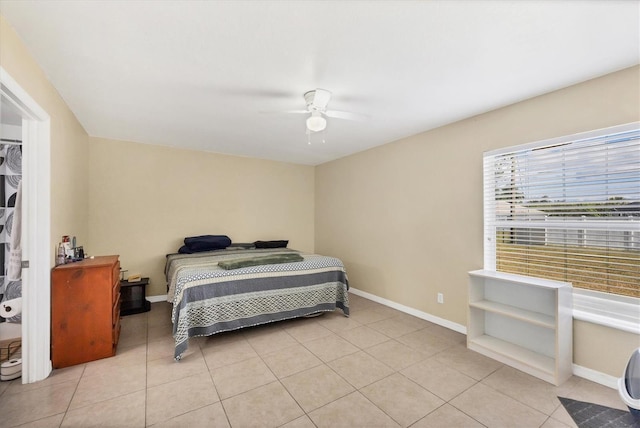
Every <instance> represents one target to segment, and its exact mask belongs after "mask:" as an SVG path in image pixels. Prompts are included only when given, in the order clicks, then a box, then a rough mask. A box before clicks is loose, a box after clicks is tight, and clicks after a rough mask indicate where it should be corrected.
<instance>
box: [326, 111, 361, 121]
mask: <svg viewBox="0 0 640 428" xmlns="http://www.w3.org/2000/svg"><path fill="white" fill-rule="evenodd" d="M323 114H324V115H326V116H327V117H331V118H334V119H345V120H360V121H362V120H367V119H369V116H368V115H366V114H362V113H353V112H350V111H340V110H327V111H325V112H323Z"/></svg>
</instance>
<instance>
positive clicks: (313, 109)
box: [287, 88, 366, 133]
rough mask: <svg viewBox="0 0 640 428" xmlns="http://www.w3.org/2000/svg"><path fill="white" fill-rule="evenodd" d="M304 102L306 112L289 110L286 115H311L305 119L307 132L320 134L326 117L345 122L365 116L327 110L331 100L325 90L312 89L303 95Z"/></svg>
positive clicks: (324, 125) (325, 125) (324, 126)
mask: <svg viewBox="0 0 640 428" xmlns="http://www.w3.org/2000/svg"><path fill="white" fill-rule="evenodd" d="M304 100H305V102H306V104H307V109H306V110H290V111H288V112H287V113H304V114H309V113H310V114H311V115H310V116H309V117H308V118H307V121H306V123H307V132H308V133H311V132H321V131H324V129H325V128H326V127H327V119H326V117H330V118H335V119H346V120H362V119H363V118H365V117H366V116H365V115H362V114H359V113H351V112H347V111H339V110H327V105H328V104H329V101H330V100H331V92H330V91H327V90H326V89H320V88H317V89H313V90H311V91H307V92H305V93H304Z"/></svg>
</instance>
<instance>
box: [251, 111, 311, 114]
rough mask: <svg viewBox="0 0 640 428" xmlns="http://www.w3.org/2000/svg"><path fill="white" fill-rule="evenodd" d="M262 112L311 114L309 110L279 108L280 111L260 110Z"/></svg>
mask: <svg viewBox="0 0 640 428" xmlns="http://www.w3.org/2000/svg"><path fill="white" fill-rule="evenodd" d="M260 113H261V114H291V113H293V114H309V113H310V112H309V110H278V111H264V110H263V111H260Z"/></svg>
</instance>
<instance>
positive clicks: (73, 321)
mask: <svg viewBox="0 0 640 428" xmlns="http://www.w3.org/2000/svg"><path fill="white" fill-rule="evenodd" d="M119 336H120V262H119V260H118V256H101V257H97V256H96V257H95V258H93V259H84V260H82V261H79V262H73V263H69V264H65V265H60V266H56V267H55V268H53V269H52V271H51V360H52V363H53V367H54V368H61V367H67V366H72V365H74V364H80V363H86V362H87V361H93V360H98V359H100V358H106V357H111V356H113V355H115V353H116V347H117V346H118V338H119Z"/></svg>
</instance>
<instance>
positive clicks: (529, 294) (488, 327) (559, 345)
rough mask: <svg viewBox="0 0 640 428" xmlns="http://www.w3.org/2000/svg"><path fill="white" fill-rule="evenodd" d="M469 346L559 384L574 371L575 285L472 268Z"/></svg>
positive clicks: (470, 275) (468, 330)
mask: <svg viewBox="0 0 640 428" xmlns="http://www.w3.org/2000/svg"><path fill="white" fill-rule="evenodd" d="M469 277H470V281H469V317H468V326H467V347H468V348H469V349H471V350H473V351H476V352H479V353H481V354H483V355H486V356H487V357H490V358H493V359H495V360H498V361H500V362H502V363H504V364H507V365H510V366H511V367H514V368H516V369H518V370H521V371H523V372H525V373H529V374H530V375H532V376H536V377H538V378H540V379H543V380H545V381H547V382H549V383H552V384H554V385H560V384H561V383H563V382H564V381H566V380H567V379H568V378H569V377H570V376H571V374H572V364H573V317H572V311H571V308H572V286H571V283H568V282H560V281H551V280H546V279H540V278H533V277H528V276H523V275H514V274H509V273H502V272H493V271H487V270H476V271H472V272H469Z"/></svg>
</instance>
